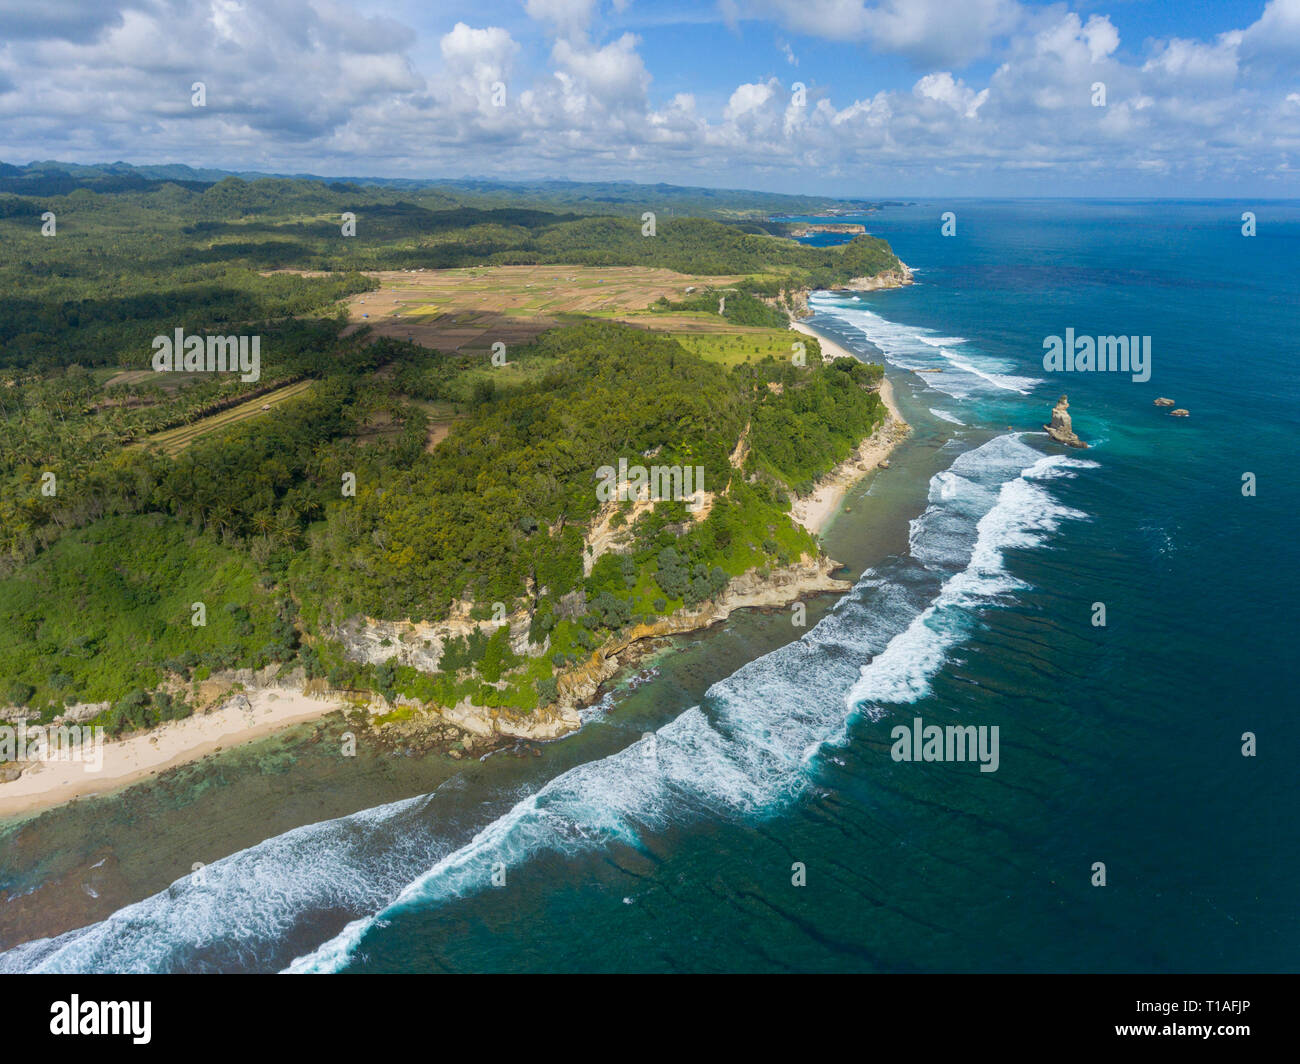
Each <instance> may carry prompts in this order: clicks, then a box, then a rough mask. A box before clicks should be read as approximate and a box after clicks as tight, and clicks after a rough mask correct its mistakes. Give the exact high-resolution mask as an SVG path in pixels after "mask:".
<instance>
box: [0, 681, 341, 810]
mask: <svg viewBox="0 0 1300 1064" xmlns="http://www.w3.org/2000/svg"><path fill="white" fill-rule="evenodd" d="M247 699H248V705H249V708H248V709H244V708H243V707H242V706H237V705H230V704H227V705H224V706H222V707H221V708H219V709H214V710H212V711H211V712H209V713H204V714H202V715H197V716H193V717H187V718H186V719H185V720H178V721H173V722H171V723H169V724H164V725H161V726H160V727H157V728H154V729H151V730H150V731H147V732H141V733H138V734H135V735H131V736H129V737H127V738H125V739H122V740H105V742H104V751H103V754H104V759H103V764H102V766H100V767H99V769H98V770H96V771H91V772H88V771H86V769H87V764H86V763H85V762H80V761H53V760H51V761H43V762H36V763H34V764H32V765H31V766H30V767H28V768H27V769H26V770H25V771H24V772H23V774H22V775H21V776H19V777H18V778H17V779H16V780H11V781H10V782H8V783H0V818H3V817H12V816H21V815H23V814H25V813H31V812H34V811H36V810H39V809H46V808H50V807H52V806H56V805H61V804H63V803H64V802H67V801H71V800H72V799H73V798H78V797H81V796H83V795H88V794H102V793H104V792H106V791H114V790H118V789H120V788H122V787H126V786H128V785H129V784H132V783H136V782H138V781H140V780H143V779H146V778H148V777H149V776H153V775H156V774H157V773H159V772H164V771H166V770H167V769H169V768H172V767H174V766H176V765H181V764H185V763H187V762H190V761H196V760H198V759H199V758H201V757H205V756H207V755H208V754H211V753H214V752H215V751H217V750H219V749H222V748H225V747H231V746H236V745H238V744H240V743H246V742H251V741H252V740H254V739H260V738H262V737H263V736H267V735H271V734H272V733H274V732H277V731H279V730H280V729H281V728H287V727H288V726H289V725H291V724H298V723H301V722H302V721H307V720H314V719H315V718H316V717H321V716H324V715H325V714H326V713H329V712H331V711H333V710H336V709H341V708H342V703H340V702H337V701H332V700H326V699H317V698H310V697H308V696H307V695H304V694H302V693H300V692H298V691H294V690H292V689H289V688H264V689H262V690H258V691H253V692H249V693H248V694H247Z"/></svg>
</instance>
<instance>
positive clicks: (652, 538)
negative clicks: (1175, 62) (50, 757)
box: [0, 174, 896, 732]
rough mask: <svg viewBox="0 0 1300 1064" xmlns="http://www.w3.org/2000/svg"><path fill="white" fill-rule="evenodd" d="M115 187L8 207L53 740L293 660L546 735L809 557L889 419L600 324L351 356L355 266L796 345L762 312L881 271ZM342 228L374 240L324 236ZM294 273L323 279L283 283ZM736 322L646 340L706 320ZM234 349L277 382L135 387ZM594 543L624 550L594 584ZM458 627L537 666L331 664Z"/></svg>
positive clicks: (355, 335) (11, 561)
mask: <svg viewBox="0 0 1300 1064" xmlns="http://www.w3.org/2000/svg"><path fill="white" fill-rule="evenodd" d="M117 176H119V177H120V178H121V180H122V183H123V185H124V187H123V188H121V189H109V190H101V191H92V190H91V189H88V188H86V187H77V188H74V189H73V190H71V191H70V192H67V193H66V194H59V195H42V196H27V195H19V194H15V193H14V192H10V193H8V194H7V195H2V196H0V238H2V239H3V240H4V241H5V244H6V247H7V248H8V249H9V250H11V251H12V254H11V255H9V256H7V257H6V260H5V262H4V264H3V265H0V281H2V282H3V283H4V285H5V288H4V290H3V291H4V294H3V296H0V361H2V362H3V365H4V366H5V367H7V369H4V370H0V419H2V420H3V423H4V429H5V431H4V432H3V433H2V434H0V703H6V704H9V705H14V706H27V707H30V710H31V712H33V713H35V714H37V715H39V716H40V717H41V718H42V719H44V720H50V719H53V718H54V717H55V716H56V715H57V714H58V713H59V712H61V711H62V709H63V708H64V707H66V706H72V705H75V704H79V703H87V702H94V703H107V704H108V705H109V708H108V709H107V710H105V711H104V712H103V713H101V715H100V717H99V718H98V719H99V722H100V723H103V724H105V725H106V726H108V727H109V728H110V729H111V730H112V731H114V732H121V731H124V730H128V729H131V728H138V727H146V726H149V725H151V724H154V723H158V722H160V721H164V720H169V719H175V718H176V717H179V716H184V715H186V714H187V713H189V712H191V711H192V706H193V705H194V704H196V703H197V702H198V700H199V695H200V690H201V687H202V685H203V684H204V683H205V681H207V680H208V678H209V677H211V676H213V675H214V674H217V673H220V672H222V671H228V670H232V669H240V668H243V669H260V668H263V667H265V666H267V665H269V664H275V663H279V664H280V665H281V666H283V667H285V668H290V669H296V668H301V669H302V670H303V674H304V675H305V676H306V677H307V678H309V679H310V678H315V679H318V680H321V681H323V682H325V683H327V684H328V685H330V686H332V687H335V688H340V689H354V690H361V691H370V692H376V693H378V694H379V695H381V696H383V697H384V698H387V699H389V700H394V699H396V698H397V697H398V696H399V695H407V696H410V697H413V698H418V699H421V700H422V701H424V702H426V703H432V704H438V705H450V704H454V703H455V702H457V701H459V700H461V699H463V698H470V699H472V700H473V701H474V702H475V703H476V704H480V705H485V706H500V707H508V708H510V709H511V710H513V711H515V712H526V711H528V710H530V709H532V708H534V707H536V706H538V705H539V704H545V703H547V702H550V701H552V700H553V699H554V698H555V697H556V692H557V677H558V676H559V674H561V673H562V672H563V671H564V670H565V669H567V668H571V667H573V666H575V665H577V664H578V663H580V662H581V661H583V660H585V659H586V658H589V657H590V655H591V653H592V651H593V650H594V649H595V648H597V647H599V646H600V645H601V644H602V643H603V642H604V641H606V640H608V639H610V638H611V637H613V636H615V635H617V634H618V633H619V632H620V631H623V630H625V629H626V628H627V627H628V626H629V625H632V624H635V623H637V622H638V621H649V620H651V619H653V618H656V617H661V616H665V615H667V614H670V613H672V612H673V611H674V610H676V609H678V608H680V607H682V606H683V605H695V604H698V603H701V602H703V601H705V600H707V599H709V598H712V597H714V596H716V595H717V594H718V593H719V592H720V591H721V590H722V589H723V588H724V587H725V586H726V585H727V583H728V581H729V580H730V579H731V578H732V577H734V576H736V575H738V574H740V573H743V572H746V571H749V570H753V569H760V570H766V569H768V568H772V567H777V566H782V565H786V564H789V563H791V562H792V561H794V560H796V559H798V558H800V557H802V556H807V555H813V554H816V552H817V550H818V548H817V544H816V541H815V540H814V538H813V537H812V536H810V535H809V534H808V533H807V532H806V531H804V530H803V529H802V528H801V527H799V526H798V525H796V524H795V523H794V522H793V521H792V520H791V519H790V517H789V513H788V511H789V506H790V501H791V493H792V492H804V491H807V490H808V489H809V488H810V487H811V485H812V481H813V479H814V478H815V477H816V476H817V475H819V474H820V473H822V472H824V471H825V470H827V469H829V468H830V467H831V466H832V465H834V464H835V463H836V462H837V461H839V460H841V459H843V458H844V457H845V456H846V455H847V454H848V453H849V452H850V450H851V449H852V447H853V446H854V445H855V444H856V442H857V441H858V440H860V439H861V438H862V437H863V436H865V435H866V434H868V433H869V432H870V431H871V430H872V428H873V426H874V425H876V424H877V423H878V422H879V421H880V420H881V418H882V417H883V407H882V404H881V402H880V399H879V397H878V395H877V394H876V385H877V383H878V381H879V377H880V368H879V367H873V366H867V365H863V364H861V363H859V362H857V361H856V360H853V359H839V360H836V361H834V362H830V363H823V362H822V361H821V359H820V358H819V357H817V356H818V348H817V344H816V341H815V340H810V341H809V343H808V346H809V348H810V349H811V352H812V357H810V358H809V359H808V362H809V364H808V365H807V366H806V367H805V366H796V365H794V364H793V363H792V362H791V361H790V360H789V359H785V360H780V361H778V360H776V359H774V358H772V357H770V356H768V357H763V358H758V357H755V358H752V359H750V360H748V361H745V362H743V363H739V364H736V363H730V364H726V365H720V364H719V363H718V362H710V361H707V360H706V359H705V358H703V357H701V356H700V355H697V354H692V353H691V352H690V351H688V350H687V349H686V348H685V347H683V346H682V344H681V343H679V342H678V341H677V340H675V339H673V338H671V337H670V336H667V335H663V334H658V333H655V332H653V331H650V330H649V329H643V328H637V327H633V326H630V325H624V324H616V323H612V322H609V321H601V320H586V321H580V322H577V323H575V324H570V325H565V326H563V327H560V328H554V329H552V330H551V331H549V332H545V333H543V334H542V335H541V336H539V337H538V338H537V339H536V340H535V341H534V342H532V343H531V344H527V345H521V346H518V347H515V348H513V349H512V350H511V357H510V365H509V367H508V368H501V369H497V368H494V367H493V366H492V365H491V364H490V363H489V362H488V360H487V359H486V358H485V357H484V356H483V355H481V354H470V353H463V354H442V353H438V352H436V351H431V350H428V349H425V348H423V347H420V346H418V345H416V344H413V343H408V342H399V341H397V340H392V339H376V338H375V337H373V336H371V335H370V334H369V333H368V330H367V329H365V328H362V329H360V330H358V331H352V330H345V329H344V324H345V319H344V317H343V316H342V314H341V313H340V310H339V300H340V299H341V298H342V297H343V296H345V295H348V294H350V293H356V292H362V291H367V290H369V289H371V288H373V287H374V285H375V282H374V280H373V279H372V278H370V277H367V276H366V275H365V274H364V273H362V272H361V269H362V268H363V267H364V268H367V269H368V268H371V267H373V266H376V265H384V266H398V265H401V266H402V267H403V268H414V267H415V266H417V265H419V266H425V267H429V266H434V265H465V264H471V263H473V264H479V263H483V262H501V263H506V262H565V263H573V264H590V265H602V264H627V263H632V264H640V265H645V264H650V265H663V266H669V267H672V268H675V269H679V270H691V271H696V272H699V273H703V274H714V275H730V276H731V277H736V276H740V277H741V278H742V280H741V281H740V282H739V283H732V282H728V285H729V287H727V288H725V289H722V290H720V291H721V294H723V295H725V297H726V300H727V307H726V310H725V311H724V314H723V317H724V319H725V320H726V321H727V322H728V323H729V324H730V325H732V326H735V327H737V328H741V327H762V328H773V327H782V326H783V325H784V322H785V317H784V315H783V314H782V313H781V312H779V311H777V310H774V309H773V308H772V306H771V305H769V303H767V302H764V301H763V300H761V299H759V298H756V296H755V295H754V294H751V293H760V294H762V293H763V292H764V291H765V289H766V288H768V287H770V286H771V285H772V284H773V283H774V282H775V283H779V284H783V285H784V284H799V285H803V284H810V283H832V282H834V281H839V280H847V279H848V278H850V277H853V276H859V275H863V274H870V273H875V272H877V271H879V270H881V269H887V268H890V267H891V266H892V265H893V264H894V263H895V262H896V260H895V259H894V258H893V255H892V253H891V252H889V249H888V247H887V246H885V245H884V244H883V243H882V242H880V241H875V240H871V239H870V238H859V239H858V240H855V241H854V242H852V243H851V244H848V245H845V246H843V247H841V248H834V249H824V248H823V249H814V248H807V247H804V246H802V245H799V244H796V243H794V242H792V241H789V240H783V239H780V238H777V237H773V236H768V235H763V234H756V233H751V232H746V231H744V229H743V228H741V227H738V226H734V225H729V224H724V223H720V222H716V221H710V220H702V219H694V220H685V219H671V220H668V221H667V222H664V221H661V222H660V224H659V227H658V233H657V235H656V236H655V237H654V238H647V237H643V236H642V235H641V232H642V231H641V223H640V221H639V219H637V218H634V217H614V216H608V217H594V216H584V215H581V214H576V213H573V214H568V213H556V212H549V211H542V210H537V209H534V208H532V207H527V208H520V207H501V208H497V207H481V206H466V205H461V204H458V203H454V202H448V201H447V198H446V197H445V195H443V194H441V193H440V194H437V195H443V198H442V200H441V201H440V202H436V203H435V202H432V201H431V202H429V203H426V204H423V205H422V204H418V203H413V202H408V201H406V200H399V199H396V198H394V200H393V201H392V202H383V201H382V198H383V197H385V196H389V197H396V196H397V195H398V194H397V193H396V192H394V191H393V190H384V189H372V188H366V189H360V190H358V189H357V188H354V187H351V186H345V185H324V184H321V183H318V182H310V181H297V180H284V181H279V180H277V181H257V182H245V181H243V180H240V179H231V178H227V179H223V180H221V181H219V182H216V183H212V184H204V183H203V182H199V181H195V182H188V183H186V184H184V185H181V184H176V183H173V182H170V181H167V182H163V181H159V182H154V183H152V184H149V185H148V187H138V185H139V181H138V180H137V179H138V178H139V175H138V174H135V175H133V174H122V175H117ZM0 177H5V178H6V179H10V178H11V179H12V180H11V185H10V187H12V184H13V183H14V182H18V180H19V179H18V178H13V177H12V175H4V174H0ZM99 177H100V178H102V179H103V180H104V181H105V182H107V183H109V184H111V181H109V178H112V177H113V175H111V174H110V175H103V174H99ZM402 194H403V195H405V194H408V190H402ZM431 195H433V194H432V193H431ZM358 197H360V198H358ZM374 197H379V198H378V199H376V198H374ZM344 209H347V210H354V211H355V212H356V214H357V217H358V236H357V237H356V238H355V239H341V238H340V237H339V235H338V227H337V225H336V224H335V222H334V220H333V219H332V217H331V216H332V215H334V212H336V211H339V212H341V211H342V210H344ZM46 210H49V211H53V212H54V214H55V216H56V218H57V227H58V228H57V233H56V235H54V236H50V237H43V236H41V235H40V226H41V214H42V213H43V212H44V211H46ZM362 234H366V235H365V236H364V238H363V236H362ZM289 263H292V264H293V265H295V266H314V267H317V268H320V269H321V270H322V271H323V273H322V275H321V276H315V277H304V276H300V275H297V274H274V273H273V274H266V273H264V272H263V271H264V270H265V269H266V268H267V267H270V266H276V265H286V264H289ZM718 296H719V292H708V293H700V294H699V295H697V296H696V297H694V299H691V298H689V297H688V298H687V299H686V300H684V301H682V302H679V303H676V304H671V303H670V304H668V305H667V306H661V307H657V308H647V309H658V310H664V311H669V312H671V311H680V310H692V311H701V310H702V311H708V312H710V313H716V311H717V302H716V301H717V298H718ZM697 304H698V306H697ZM233 325H238V326H240V327H241V328H243V327H246V326H255V327H256V329H257V331H258V333H259V334H260V335H261V336H262V340H263V348H264V350H265V351H268V352H270V353H271V357H269V358H267V359H266V360H265V361H264V373H263V376H262V378H261V379H260V380H259V381H257V382H256V383H241V382H239V380H238V377H236V376H231V377H225V378H213V377H211V376H195V377H193V378H192V379H186V380H177V381H172V380H161V379H159V378H160V377H164V376H167V375H158V374H153V373H150V372H148V371H147V370H143V369H142V368H143V367H147V366H148V356H149V353H150V346H149V339H150V337H151V336H153V335H154V334H156V333H160V332H162V333H166V332H170V330H171V329H173V328H175V327H184V328H185V329H186V330H187V331H189V332H198V331H202V330H204V329H217V328H220V327H222V326H233ZM136 367H140V368H136ZM263 400H265V402H263ZM435 421H436V422H437V424H438V425H439V426H440V427H441V431H440V433H439V434H437V435H436V437H435V435H432V434H431V427H432V426H433V424H434V422H435ZM435 438H436V440H437V441H438V442H437V443H436V445H435V444H434V443H433V442H432V441H433V440H435ZM162 441H168V442H167V445H166V446H164V445H163V443H162ZM742 441H743V444H744V446H738V444H740V443H741V442H742ZM620 460H626V461H627V462H629V463H633V464H635V463H637V462H645V463H649V462H651V461H653V462H654V463H656V464H658V465H661V466H669V467H673V466H689V467H692V468H700V469H702V470H703V476H704V480H703V491H704V493H705V495H706V496H707V499H708V506H707V507H706V509H705V510H704V511H703V512H702V513H700V514H696V513H693V512H692V511H691V510H689V509H688V507H687V503H686V502H685V501H683V500H678V499H669V500H663V501H659V502H657V503H655V505H653V506H650V507H644V506H637V505H634V503H633V502H632V501H628V502H625V503H620V504H618V505H617V507H616V508H615V509H616V511H617V512H613V513H611V512H610V511H609V508H608V507H607V506H604V507H603V506H602V504H601V503H600V501H599V499H598V497H597V494H596V478H597V470H599V469H600V468H601V467H603V466H614V465H617V464H618V463H619V461H620ZM600 521H604V522H605V523H606V524H607V526H608V528H610V529H618V530H619V535H620V543H619V546H618V548H617V549H615V550H609V551H607V552H605V553H602V554H600V555H599V557H596V556H593V555H590V553H589V548H588V546H587V543H588V537H589V534H590V533H591V531H592V528H593V526H594V525H595V524H597V523H598V522H600ZM200 602H201V603H203V606H204V613H205V621H204V623H203V624H201V625H200V624H196V623H194V620H193V609H194V605H195V603H200ZM457 603H473V604H474V606H473V609H474V616H476V617H481V618H482V617H486V616H488V614H489V613H490V612H491V607H492V604H494V603H499V604H500V605H501V606H502V607H504V608H505V609H506V610H507V611H508V612H509V613H510V614H512V615H514V616H520V615H523V616H526V618H527V624H528V642H529V645H530V646H531V647H532V648H533V652H530V653H529V654H526V655H523V654H520V653H518V645H517V644H516V646H514V647H512V646H511V644H510V642H509V640H508V638H507V636H508V634H509V633H508V631H507V629H505V628H504V627H501V628H497V629H495V630H488V629H483V630H475V631H471V632H470V633H469V634H468V635H467V636H466V637H464V638H462V639H460V640H453V641H451V642H450V643H449V644H448V645H447V646H446V647H445V648H444V650H443V652H442V658H441V660H440V662H439V666H438V668H437V670H436V671H435V672H417V671H416V670H415V669H413V668H411V667H408V666H403V665H399V664H398V663H397V661H396V659H395V658H394V659H391V660H389V661H388V662H385V663H380V664H365V663H362V662H360V661H355V660H350V659H349V657H348V655H347V654H346V653H345V652H344V647H343V646H342V645H341V643H340V642H339V641H338V640H337V638H336V633H337V631H338V630H339V626H340V625H342V624H343V623H344V622H347V621H348V620H349V619H352V618H356V617H358V616H366V617H370V618H375V619H379V620H391V621H406V620H411V621H439V620H442V619H445V618H447V617H448V616H449V615H450V614H451V612H452V611H453V609H454V607H456V605H457Z"/></svg>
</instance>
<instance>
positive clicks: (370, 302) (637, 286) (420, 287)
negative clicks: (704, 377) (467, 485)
mask: <svg viewBox="0 0 1300 1064" xmlns="http://www.w3.org/2000/svg"><path fill="white" fill-rule="evenodd" d="M369 276H371V277H374V278H376V279H377V280H378V281H379V282H380V285H381V288H380V289H379V290H378V291H376V292H363V293H361V294H359V295H356V296H353V297H351V298H350V299H348V300H347V303H346V306H347V310H348V316H349V318H350V319H351V321H352V322H353V323H354V325H355V326H360V325H369V326H370V327H371V329H372V330H373V332H374V333H375V335H377V336H388V337H392V338H394V339H398V340H412V341H413V342H415V343H418V344H421V345H422V346H424V347H430V348H434V349H436V350H439V351H447V352H456V351H464V352H490V351H491V349H492V345H493V344H494V343H497V342H500V343H504V344H505V345H506V347H507V349H508V348H509V347H511V346H512V345H514V344H522V343H527V342H528V341H529V340H531V339H533V338H534V337H535V336H537V335H539V334H540V333H542V332H545V331H546V330H547V329H551V328H554V327H555V326H556V325H559V324H560V323H561V322H562V321H564V320H565V319H566V318H568V317H569V316H570V315H587V316H593V317H609V318H624V317H627V316H635V315H639V314H640V313H642V312H644V311H645V310H646V309H647V308H648V307H649V306H650V304H651V303H653V302H655V300H657V299H659V298H661V297H664V298H667V299H670V300H680V299H682V298H684V297H685V296H686V295H687V289H688V288H702V287H706V286H710V285H711V286H715V287H720V286H726V285H729V284H734V283H735V282H736V281H737V280H738V279H739V278H738V277H695V276H691V275H689V274H683V273H677V272H675V271H673V270H665V269H657V268H655V269H651V268H642V267H635V266H553V265H552V266H492V267H478V268H474V269H457V270H386V271H379V272H373V273H370V274H369ZM692 317H698V318H700V319H701V325H702V327H708V328H712V327H713V326H712V324H707V325H706V324H705V323H706V322H707V318H706V317H705V316H703V315H692ZM632 323H633V324H637V325H641V324H643V321H641V320H637V321H634V322H632ZM718 326H719V327H725V326H726V323H725V322H719V323H718Z"/></svg>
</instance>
